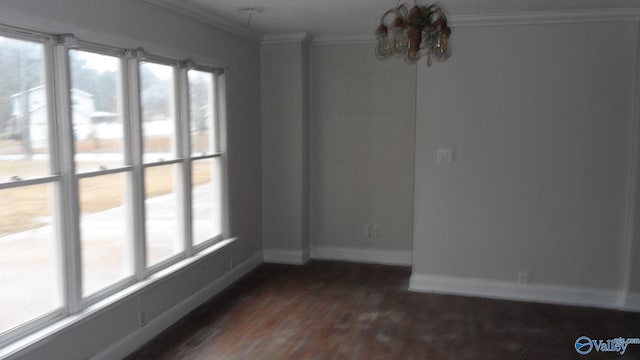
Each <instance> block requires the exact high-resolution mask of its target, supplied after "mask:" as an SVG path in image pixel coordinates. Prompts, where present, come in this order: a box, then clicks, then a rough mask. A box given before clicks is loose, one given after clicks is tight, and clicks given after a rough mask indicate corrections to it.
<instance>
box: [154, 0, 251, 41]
mask: <svg viewBox="0 0 640 360" xmlns="http://www.w3.org/2000/svg"><path fill="white" fill-rule="evenodd" d="M143 1H144V2H146V3H149V4H152V5H156V6H159V7H161V8H164V9H167V10H170V11H173V12H175V13H178V14H181V15H184V16H187V17H189V18H192V19H194V20H198V21H200V22H203V23H205V24H208V25H211V26H213V27H216V28H218V29H220V30H223V31H226V32H229V33H231V34H234V35H237V36H239V37H241V38H244V39H247V40H250V41H253V42H257V43H259V42H260V41H261V40H262V37H263V36H262V34H261V33H259V32H257V31H254V30H251V29H249V28H247V27H245V26H242V25H238V24H236V23H234V22H232V21H229V20H227V19H224V18H222V17H220V16H218V15H216V14H215V13H213V12H212V11H210V10H207V9H203V8H201V7H199V6H195V5H193V4H189V3H186V2H183V1H175V0H143Z"/></svg>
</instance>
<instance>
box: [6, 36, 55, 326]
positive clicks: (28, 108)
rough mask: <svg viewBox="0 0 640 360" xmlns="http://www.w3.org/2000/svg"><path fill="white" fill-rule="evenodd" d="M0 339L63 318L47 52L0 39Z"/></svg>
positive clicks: (28, 43)
mask: <svg viewBox="0 0 640 360" xmlns="http://www.w3.org/2000/svg"><path fill="white" fill-rule="evenodd" d="M0 64H1V69H10V71H7V70H2V71H0V199H1V202H2V207H0V289H2V290H1V295H0V309H2V311H0V334H3V333H7V332H9V331H10V330H12V329H15V328H18V327H21V326H26V325H27V324H29V323H33V322H34V321H35V322H38V323H42V322H43V321H44V319H45V318H47V317H52V316H56V314H59V313H61V311H62V307H63V299H62V276H61V272H60V262H61V259H60V257H59V255H58V254H59V251H58V250H59V247H60V237H59V236H58V234H59V232H58V230H59V229H58V227H57V225H56V224H57V223H58V220H59V216H60V211H59V201H58V200H59V192H58V189H59V187H60V177H59V176H58V175H56V174H57V172H58V171H57V170H58V164H57V162H56V161H54V160H53V157H51V156H50V153H51V152H52V149H53V148H55V142H54V141H52V139H51V138H50V135H49V134H50V132H51V130H52V127H51V123H52V121H51V116H50V115H51V112H50V106H49V95H48V91H49V90H48V89H49V86H50V84H49V83H48V82H47V74H46V73H47V71H46V68H45V66H46V60H45V48H44V45H43V44H42V43H39V42H37V41H35V39H34V41H27V40H23V39H17V38H8V37H0Z"/></svg>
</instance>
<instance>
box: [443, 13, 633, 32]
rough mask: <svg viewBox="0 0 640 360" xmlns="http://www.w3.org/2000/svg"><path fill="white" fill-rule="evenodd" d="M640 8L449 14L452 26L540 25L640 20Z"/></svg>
mask: <svg viewBox="0 0 640 360" xmlns="http://www.w3.org/2000/svg"><path fill="white" fill-rule="evenodd" d="M638 20H640V9H598V10H593V9H588V10H556V11H528V12H518V13H510V14H487V15H458V16H449V21H450V23H451V26H452V27H453V28H454V31H455V28H456V27H467V26H497V25H540V24H567V23H586V22H609V21H638Z"/></svg>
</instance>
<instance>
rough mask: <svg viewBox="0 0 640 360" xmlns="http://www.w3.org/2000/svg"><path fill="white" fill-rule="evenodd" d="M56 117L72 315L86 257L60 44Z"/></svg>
mask: <svg viewBox="0 0 640 360" xmlns="http://www.w3.org/2000/svg"><path fill="white" fill-rule="evenodd" d="M53 58H54V64H53V65H54V71H53V73H54V92H55V94H56V97H55V108H56V111H55V115H56V122H57V124H58V129H59V132H58V135H59V139H58V146H59V152H60V156H59V164H58V165H59V170H60V176H61V180H60V204H59V206H60V214H62V216H61V222H62V224H63V226H62V229H61V233H62V249H63V251H62V262H63V272H64V274H65V276H64V280H63V283H64V298H65V305H66V310H67V312H68V313H70V314H74V313H77V312H79V311H80V310H81V309H82V258H81V252H80V224H79V221H80V220H79V214H80V209H79V205H78V204H79V202H78V183H77V179H76V178H75V175H74V173H75V162H74V140H73V124H72V119H71V85H70V76H69V72H70V70H69V53H68V49H67V47H66V46H64V45H62V44H57V45H55V46H54V48H53Z"/></svg>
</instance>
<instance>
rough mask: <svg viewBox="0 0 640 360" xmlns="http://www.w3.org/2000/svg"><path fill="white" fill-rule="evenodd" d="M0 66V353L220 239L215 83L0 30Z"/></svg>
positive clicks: (164, 63) (140, 56)
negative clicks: (33, 333)
mask: <svg viewBox="0 0 640 360" xmlns="http://www.w3.org/2000/svg"><path fill="white" fill-rule="evenodd" d="M2 34H4V36H1V35H2ZM0 65H2V67H1V68H0V69H3V70H0V201H2V204H3V206H2V207H1V208H0V288H1V289H2V292H1V294H2V295H1V296H0V308H2V309H3V311H1V312H0V346H2V345H3V344H5V343H7V342H8V341H12V340H14V339H16V338H18V337H20V336H22V335H24V334H28V333H30V332H33V331H34V330H36V329H39V328H41V327H43V326H45V325H47V324H50V323H52V322H53V321H56V320H58V319H60V318H63V317H65V316H68V315H71V314H75V313H78V312H80V311H82V310H83V309H84V308H86V307H87V306H89V305H91V304H93V303H95V302H97V301H99V300H101V299H104V298H105V297H107V296H109V295H112V294H114V293H116V292H117V291H119V290H122V289H124V288H126V287H128V286H130V285H132V284H134V283H135V282H137V281H141V280H144V279H145V278H147V277H148V276H150V275H151V274H153V273H154V272H157V271H159V270H160V269H163V268H166V267H167V266H169V265H171V264H174V263H176V262H178V261H180V260H181V259H185V258H187V257H189V256H192V255H193V254H195V253H197V252H198V251H200V250H202V249H204V248H206V247H207V246H209V245H211V244H214V243H215V242H217V241H219V240H221V239H223V238H224V237H225V236H228V234H227V233H226V230H225V226H224V219H225V213H224V212H225V204H224V201H225V194H224V191H223V190H224V178H225V176H224V174H225V166H226V165H225V154H224V151H223V147H222V146H221V144H222V143H223V141H222V140H223V136H222V134H223V131H221V128H222V127H221V125H220V119H221V118H222V117H221V116H220V115H219V111H218V109H219V101H220V100H219V97H218V96H217V94H218V93H220V89H219V85H218V84H217V79H218V77H219V73H220V72H221V70H219V69H213V68H206V67H199V66H194V65H192V64H191V63H190V62H189V63H186V62H185V63H181V62H178V61H175V60H172V59H167V58H162V57H158V56H154V55H150V54H146V53H144V52H143V51H141V50H124V49H116V48H111V47H108V46H102V45H98V44H93V43H87V42H83V41H80V40H78V39H75V38H73V37H72V36H60V37H54V36H49V35H47V34H39V33H35V32H34V33H33V34H31V33H28V32H26V31H24V30H20V31H14V30H13V29H12V28H9V27H3V26H0Z"/></svg>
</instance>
